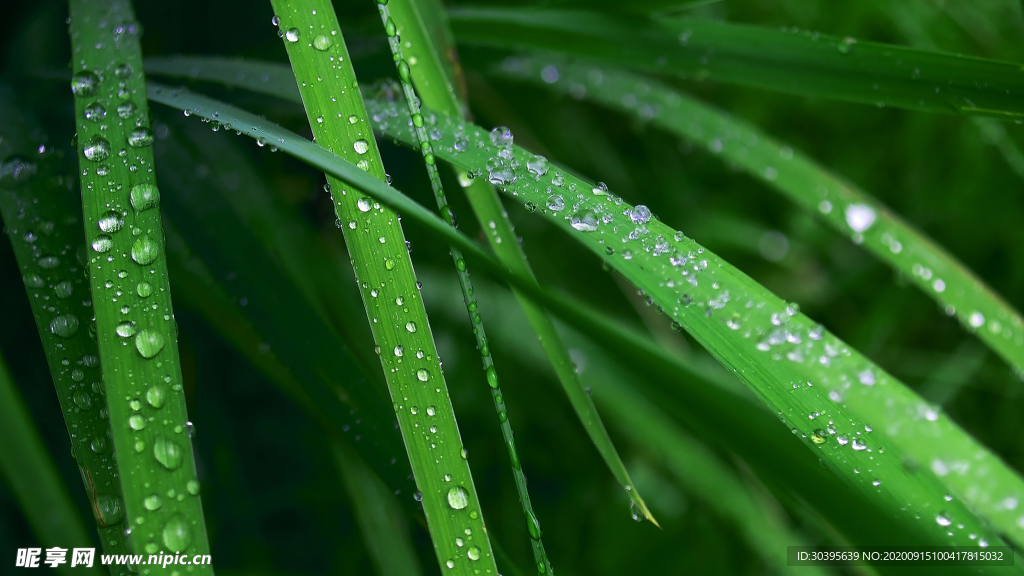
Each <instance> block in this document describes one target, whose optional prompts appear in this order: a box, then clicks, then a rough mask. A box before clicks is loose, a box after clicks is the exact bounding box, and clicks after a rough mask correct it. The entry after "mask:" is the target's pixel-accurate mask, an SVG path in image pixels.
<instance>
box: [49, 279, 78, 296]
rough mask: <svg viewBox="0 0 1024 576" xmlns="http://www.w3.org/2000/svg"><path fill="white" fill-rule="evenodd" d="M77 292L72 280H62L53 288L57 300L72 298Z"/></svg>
mask: <svg viewBox="0 0 1024 576" xmlns="http://www.w3.org/2000/svg"><path fill="white" fill-rule="evenodd" d="M74 291H75V285H74V284H72V283H71V281H70V280H61V281H60V282H57V284H55V285H54V286H53V293H54V294H56V295H57V298H70V297H71V294H72V293H74Z"/></svg>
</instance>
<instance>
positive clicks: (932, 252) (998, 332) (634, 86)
mask: <svg viewBox="0 0 1024 576" xmlns="http://www.w3.org/2000/svg"><path fill="white" fill-rule="evenodd" d="M546 69H548V70H557V74H556V78H555V79H554V80H553V81H549V80H551V78H550V76H549V77H548V78H547V79H544V78H542V74H543V71H544V70H546ZM495 71H496V72H497V73H499V74H501V75H503V76H506V77H512V78H517V79H522V80H527V81H530V82H535V83H538V84H542V85H545V86H550V87H552V89H554V90H558V91H560V92H564V93H570V94H573V95H574V96H577V97H579V96H582V97H585V98H587V99H590V100H594V101H595V102H599V103H601V104H603V105H605V106H609V107H611V108H613V109H615V110H618V111H620V112H625V113H627V114H630V115H633V116H635V117H637V118H640V119H641V120H642V121H645V122H650V123H651V124H652V125H654V126H657V127H659V128H662V129H664V130H667V131H669V132H671V133H672V134H676V135H678V136H682V137H683V138H686V139H688V140H690V141H693V142H697V143H699V144H701V145H703V146H706V147H707V149H708V150H710V151H711V152H712V153H713V154H714V155H716V156H720V157H721V158H722V159H723V160H725V161H728V162H730V163H731V164H732V165H735V166H739V167H740V168H742V169H744V170H745V171H746V172H747V173H748V174H750V175H751V176H754V177H755V178H758V179H760V180H761V181H763V182H764V183H765V184H767V185H768V186H770V187H772V188H774V189H776V190H778V191H779V192H781V193H782V194H784V195H785V196H786V197H787V198H789V199H790V200H792V201H793V202H795V203H796V204H797V205H798V206H800V207H801V208H803V209H804V210H806V211H807V212H809V213H811V214H814V215H815V216H817V217H818V218H820V219H821V220H823V221H824V222H826V223H827V224H828V225H830V226H831V227H832V228H834V229H836V230H837V231H839V233H840V234H843V235H847V236H849V237H850V238H851V240H853V242H855V243H857V244H861V245H863V246H864V247H865V248H866V249H867V250H869V251H870V252H871V253H872V254H874V255H875V256H877V257H878V258H879V259H881V260H882V261H884V262H886V263H887V264H888V265H889V266H890V267H892V268H893V270H895V271H896V272H898V273H900V274H901V275H902V276H903V277H905V278H908V279H909V280H910V281H911V282H913V283H914V284H916V285H917V286H918V287H919V288H920V289H921V290H923V291H924V293H925V294H927V295H928V296H930V297H931V298H932V299H934V300H935V301H936V302H937V303H938V304H939V306H940V307H942V308H943V309H944V310H945V312H946V314H948V315H950V316H952V315H956V317H957V319H958V320H960V322H961V324H963V326H964V327H965V328H966V329H967V330H969V331H970V332H973V333H975V334H977V336H978V338H980V339H981V340H982V341H983V342H985V343H986V344H987V345H988V346H989V347H990V348H992V349H993V350H995V351H996V353H998V354H999V355H1000V356H1002V357H1003V359H1004V360H1006V362H1007V363H1008V364H1009V365H1010V366H1011V367H1013V369H1014V371H1015V372H1016V373H1017V374H1020V375H1021V376H1024V320H1022V319H1021V315H1020V313H1019V312H1017V311H1016V310H1014V309H1013V307H1012V306H1010V305H1009V304H1008V303H1007V302H1006V301H1005V300H1003V299H1002V298H1001V297H1000V296H999V295H997V294H996V293H995V292H993V291H992V290H991V289H990V288H989V287H988V286H986V285H985V284H984V283H983V282H982V281H981V280H980V279H978V277H976V276H975V275H974V274H973V273H972V272H971V271H970V270H969V269H967V267H966V266H964V265H963V264H961V263H960V262H959V261H957V260H956V259H955V258H954V257H953V256H951V255H950V254H949V253H948V252H946V251H945V250H943V249H942V247H940V246H939V245H937V244H936V243H935V242H933V241H932V240H931V239H930V238H928V237H927V236H925V235H924V234H922V233H920V232H918V231H917V230H915V229H914V227H913V226H911V225H910V224H909V223H907V222H906V221H904V220H903V219H902V218H900V217H899V216H898V215H896V214H894V213H892V212H891V211H890V210H889V209H887V208H886V207H885V206H883V205H882V204H881V203H880V202H879V201H878V200H876V199H874V198H873V197H871V196H870V195H868V194H867V193H865V192H863V191H862V190H859V189H858V188H857V187H856V186H854V185H853V184H851V183H849V182H847V181H846V180H844V179H843V178H840V177H839V176H836V175H835V174H833V173H831V172H830V171H828V170H827V169H826V168H824V167H822V166H820V165H819V164H817V163H816V162H814V161H813V160H811V159H810V158H809V157H808V156H806V155H804V154H801V153H800V152H799V151H794V150H793V149H792V148H790V147H789V146H786V145H785V144H783V143H781V142H778V141H776V140H775V139H773V138H771V137H770V136H768V135H767V134H765V133H763V132H761V131H760V130H759V129H758V128H756V127H755V126H753V125H751V124H748V123H746V122H743V121H742V120H739V119H737V118H734V117H732V116H730V115H729V114H727V113H725V112H723V111H721V110H719V109H717V108H715V107H713V106H710V105H708V104H705V103H703V102H700V101H699V100H697V99H695V98H693V97H690V96H688V95H686V94H684V93H682V92H680V91H678V90H675V89H673V88H671V87H669V86H666V85H664V84H662V83H660V82H657V81H655V80H650V79H647V78H643V77H641V76H637V75H635V74H631V73H629V72H623V71H621V70H614V69H609V68H603V67H595V66H591V65H587V64H585V63H578V62H570V61H567V60H562V59H550V58H543V57H541V58H535V57H522V58H519V57H517V58H509V59H506V60H505V61H504V62H503V63H502V65H501V66H500V67H495Z"/></svg>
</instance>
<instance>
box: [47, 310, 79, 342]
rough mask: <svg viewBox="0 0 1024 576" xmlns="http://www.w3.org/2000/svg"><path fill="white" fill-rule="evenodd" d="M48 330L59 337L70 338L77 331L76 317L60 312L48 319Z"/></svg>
mask: <svg viewBox="0 0 1024 576" xmlns="http://www.w3.org/2000/svg"><path fill="white" fill-rule="evenodd" d="M50 332H51V333H53V334H56V335H57V336H60V337H61V338H71V337H72V336H74V335H75V333H77V332H78V317H77V316H75V315H74V314H61V315H60V316H56V317H54V319H53V320H50Z"/></svg>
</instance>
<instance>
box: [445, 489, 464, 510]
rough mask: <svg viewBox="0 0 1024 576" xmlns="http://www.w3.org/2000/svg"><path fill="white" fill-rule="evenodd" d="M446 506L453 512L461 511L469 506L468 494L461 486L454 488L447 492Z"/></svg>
mask: <svg viewBox="0 0 1024 576" xmlns="http://www.w3.org/2000/svg"><path fill="white" fill-rule="evenodd" d="M448 505H449V506H451V507H452V508H454V509H455V510H462V509H463V508H465V507H466V506H469V494H467V493H466V489H465V488H463V487H462V486H455V487H453V488H452V489H451V490H448Z"/></svg>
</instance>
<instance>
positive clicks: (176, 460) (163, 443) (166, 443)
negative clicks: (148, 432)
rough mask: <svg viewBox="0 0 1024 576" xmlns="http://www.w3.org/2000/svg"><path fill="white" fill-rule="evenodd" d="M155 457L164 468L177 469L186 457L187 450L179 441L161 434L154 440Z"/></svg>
mask: <svg viewBox="0 0 1024 576" xmlns="http://www.w3.org/2000/svg"><path fill="white" fill-rule="evenodd" d="M153 458H155V459H156V461H157V462H159V463H160V464H161V465H162V466H163V467H164V468H166V469H168V470H177V469H178V468H180V467H181V463H182V462H183V461H184V459H185V451H184V450H183V449H182V448H181V446H179V445H178V443H177V442H175V441H174V440H171V439H170V438H168V437H167V436H164V435H163V434H161V435H159V436H157V437H156V440H155V441H154V442H153Z"/></svg>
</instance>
